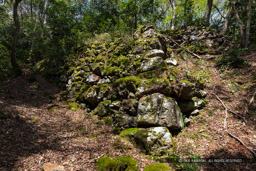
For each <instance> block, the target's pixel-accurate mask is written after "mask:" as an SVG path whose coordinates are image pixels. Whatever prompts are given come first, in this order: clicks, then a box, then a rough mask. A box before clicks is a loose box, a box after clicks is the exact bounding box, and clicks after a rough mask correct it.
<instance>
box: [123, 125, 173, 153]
mask: <svg viewBox="0 0 256 171" xmlns="http://www.w3.org/2000/svg"><path fill="white" fill-rule="evenodd" d="M120 136H122V137H128V138H129V140H130V141H131V142H132V143H133V144H134V145H135V146H137V147H139V148H140V149H141V150H142V152H144V153H146V154H150V155H154V156H162V155H165V154H168V153H170V152H171V151H172V147H173V140H172V135H171V133H170V132H169V130H168V129H167V128H166V127H152V128H146V129H145V128H130V129H125V130H123V131H122V132H121V133H120Z"/></svg>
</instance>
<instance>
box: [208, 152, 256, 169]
mask: <svg viewBox="0 0 256 171" xmlns="http://www.w3.org/2000/svg"><path fill="white" fill-rule="evenodd" d="M206 158H208V159H212V161H214V162H213V163H204V164H203V169H204V170H207V171H216V170H226V171H237V170H254V169H255V168H256V159H252V158H248V156H247V155H246V154H245V153H243V152H241V151H239V152H234V153H231V152H229V150H228V149H219V150H216V151H215V152H214V153H212V154H210V155H209V156H207V157H206Z"/></svg>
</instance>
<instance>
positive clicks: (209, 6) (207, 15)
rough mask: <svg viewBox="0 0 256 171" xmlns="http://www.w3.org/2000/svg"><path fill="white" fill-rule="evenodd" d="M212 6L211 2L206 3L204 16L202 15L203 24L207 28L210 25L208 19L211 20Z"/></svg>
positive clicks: (211, 0)
mask: <svg viewBox="0 0 256 171" xmlns="http://www.w3.org/2000/svg"><path fill="white" fill-rule="evenodd" d="M212 4H213V0H208V1H207V6H206V10H205V14H204V23H205V25H207V26H209V24H210V18H211V13H212Z"/></svg>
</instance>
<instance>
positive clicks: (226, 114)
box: [214, 94, 256, 158]
mask: <svg viewBox="0 0 256 171" xmlns="http://www.w3.org/2000/svg"><path fill="white" fill-rule="evenodd" d="M214 95H215V96H216V98H217V99H218V100H219V101H220V102H221V104H222V106H223V107H224V108H225V119H224V129H225V132H226V133H227V134H228V135H229V136H230V137H232V138H234V139H235V140H237V141H239V142H240V144H242V145H243V146H244V147H245V148H246V149H247V150H249V151H250V152H251V153H252V154H253V156H254V158H256V153H255V152H254V151H253V150H251V149H250V148H249V147H248V146H247V145H245V143H244V142H243V141H242V140H240V139H239V138H238V137H236V136H235V135H233V134H231V133H230V132H228V129H227V117H228V111H229V112H230V113H232V114H235V115H238V114H236V113H235V112H233V111H231V110H230V109H229V108H228V107H227V106H226V105H225V104H224V102H223V101H222V100H221V99H220V98H219V97H218V96H217V95H216V94H214ZM238 116H239V117H241V118H242V119H244V118H243V117H242V116H240V115H238ZM244 121H245V122H246V120H245V119H244Z"/></svg>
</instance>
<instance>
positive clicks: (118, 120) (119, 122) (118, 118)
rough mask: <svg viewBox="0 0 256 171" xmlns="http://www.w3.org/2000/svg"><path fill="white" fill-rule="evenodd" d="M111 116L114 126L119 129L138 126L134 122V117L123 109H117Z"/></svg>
mask: <svg viewBox="0 0 256 171" xmlns="http://www.w3.org/2000/svg"><path fill="white" fill-rule="evenodd" d="M112 118H113V122H114V126H115V127H118V128H120V129H125V128H136V127H137V126H138V125H137V122H136V118H135V117H134V116H130V115H128V114H127V113H125V112H124V111H119V112H116V113H114V115H113V116H112Z"/></svg>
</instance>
